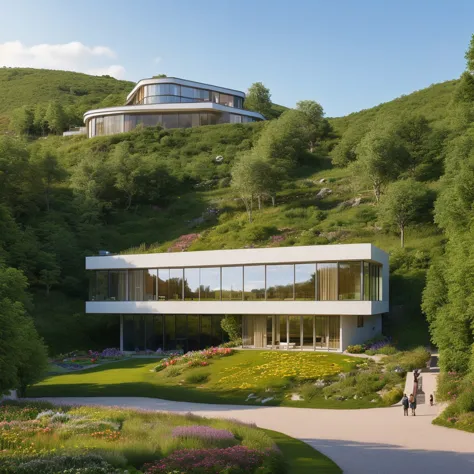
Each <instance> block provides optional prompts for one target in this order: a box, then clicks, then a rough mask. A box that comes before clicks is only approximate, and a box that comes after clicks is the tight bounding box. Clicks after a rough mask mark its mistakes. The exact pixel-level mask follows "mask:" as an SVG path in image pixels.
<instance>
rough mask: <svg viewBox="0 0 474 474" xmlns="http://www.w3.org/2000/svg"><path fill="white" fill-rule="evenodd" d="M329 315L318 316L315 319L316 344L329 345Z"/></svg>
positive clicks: (317, 345)
mask: <svg viewBox="0 0 474 474" xmlns="http://www.w3.org/2000/svg"><path fill="white" fill-rule="evenodd" d="M328 324H329V321H328V316H316V317H315V320H314V325H315V345H316V347H319V348H322V347H327V345H328V340H327V336H328V331H329V328H328Z"/></svg>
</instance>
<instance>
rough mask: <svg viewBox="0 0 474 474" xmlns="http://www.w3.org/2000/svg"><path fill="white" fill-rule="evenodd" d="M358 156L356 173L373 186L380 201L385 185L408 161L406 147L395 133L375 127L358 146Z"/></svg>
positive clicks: (377, 200)
mask: <svg viewBox="0 0 474 474" xmlns="http://www.w3.org/2000/svg"><path fill="white" fill-rule="evenodd" d="M357 156H358V158H357V161H356V162H355V163H354V165H353V168H354V172H355V175H356V176H358V177H359V179H361V180H362V182H363V183H366V184H368V185H370V186H371V188H372V190H373V192H374V196H375V201H376V202H377V203H378V202H379V201H380V196H381V194H382V192H383V190H384V188H385V186H386V185H387V184H388V183H389V182H390V181H392V180H393V179H395V178H396V177H397V176H398V175H399V174H400V171H401V169H402V168H403V165H404V164H405V163H406V161H407V152H406V149H405V148H404V147H403V145H402V144H401V143H400V141H399V140H398V139H397V138H396V137H395V136H394V135H393V134H391V133H389V132H386V131H382V132H381V131H379V130H376V129H374V130H371V131H370V132H368V133H367V134H366V135H365V136H364V138H363V139H362V140H361V142H360V143H359V145H358V146H357Z"/></svg>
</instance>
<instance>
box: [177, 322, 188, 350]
mask: <svg viewBox="0 0 474 474" xmlns="http://www.w3.org/2000/svg"><path fill="white" fill-rule="evenodd" d="M187 319H188V317H187V316H186V315H185V314H177V315H176V349H182V350H183V351H184V352H187V351H188V341H187V334H188V321H187Z"/></svg>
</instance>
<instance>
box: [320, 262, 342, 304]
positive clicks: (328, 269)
mask: <svg viewBox="0 0 474 474" xmlns="http://www.w3.org/2000/svg"><path fill="white" fill-rule="evenodd" d="M317 270H318V277H317V278H318V300H320V301H336V300H337V291H338V290H337V263H318V264H317Z"/></svg>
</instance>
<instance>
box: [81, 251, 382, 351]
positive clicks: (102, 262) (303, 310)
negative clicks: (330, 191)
mask: <svg viewBox="0 0 474 474" xmlns="http://www.w3.org/2000/svg"><path fill="white" fill-rule="evenodd" d="M348 262H352V268H355V269H356V270H357V268H359V267H358V265H359V264H360V280H359V281H358V283H357V281H356V280H357V278H358V276H357V273H354V272H353V273H352V278H353V279H354V281H355V284H356V285H357V284H358V285H359V286H358V287H357V288H358V289H357V290H356V293H355V294H353V293H351V296H350V298H352V299H350V300H347V299H346V300H345V299H344V298H345V295H341V293H340V291H341V290H340V288H339V287H342V286H343V285H346V286H347V284H348V283H347V281H348V280H347V275H346V274H341V273H340V272H341V270H340V269H341V266H342V267H344V265H347V264H348ZM305 265H308V266H311V265H314V268H315V269H316V268H317V269H318V270H315V273H314V281H315V283H311V285H315V289H314V292H315V293H314V295H315V296H314V297H313V299H311V300H308V299H309V298H306V300H300V299H299V298H298V295H297V292H296V289H295V288H296V277H295V279H294V280H293V293H291V291H290V293H291V295H292V297H290V298H288V297H285V298H284V299H283V298H282V299H281V300H278V299H277V298H278V296H276V297H275V295H273V294H272V296H271V298H270V297H269V295H270V293H269V291H270V290H269V289H268V285H269V282H268V281H267V278H268V275H269V273H268V272H269V269H270V268H271V269H272V270H273V271H277V272H278V269H279V268H282V269H283V268H284V269H285V271H288V269H290V273H289V275H290V276H291V271H293V272H294V275H296V269H297V268H298V266H305ZM369 265H371V266H372V265H373V267H374V268H375V267H377V277H376V278H377V280H376V283H375V284H376V285H377V292H376V296H374V297H371V296H370V295H369V293H368V291H366V290H364V286H365V285H367V286H368V285H369V283H368V282H369V276H368V275H367V274H366V269H368V268H369ZM320 266H321V267H325V266H326V267H327V266H331V267H332V269H333V270H334V272H335V273H334V275H337V276H336V277H335V278H336V279H337V282H336V283H335V284H336V285H337V286H338V288H339V290H338V291H339V293H338V294H336V293H334V292H333V291H332V290H330V291H329V293H331V294H332V295H333V296H331V298H332V300H328V296H327V295H325V294H318V288H319V287H318V285H320V284H319V283H318V281H317V280H318V278H320V277H319V267H320ZM229 267H230V268H242V275H244V274H246V271H247V270H246V269H247V268H251V269H252V268H256V267H260V268H265V288H266V289H265V290H264V296H263V297H262V296H261V297H260V298H262V299H258V300H256V299H247V298H246V297H245V296H244V294H245V287H244V283H243V281H242V297H241V298H240V299H238V300H236V299H235V298H234V299H232V300H229V299H227V300H226V299H225V298H224V285H223V275H224V272H225V269H227V268H229ZM291 268H292V269H293V270H291ZM86 269H87V270H93V271H97V272H101V271H103V270H109V271H110V272H109V273H113V274H114V275H117V274H120V275H121V276H120V278H122V280H123V281H122V280H121V281H122V290H121V291H122V296H121V297H120V298H119V299H121V300H120V301H117V297H116V296H114V297H113V298H110V299H107V298H106V297H99V298H96V297H94V299H95V300H91V301H87V303H86V312H87V313H99V314H120V315H143V317H145V318H146V317H147V316H146V315H163V318H164V316H165V315H188V316H186V318H190V317H191V316H190V315H225V314H235V315H242V318H244V319H245V318H247V317H248V318H254V319H252V321H254V322H252V323H251V324H252V326H251V329H250V331H255V339H254V338H253V336H252V337H251V338H250V339H249V340H251V341H254V340H255V341H256V340H257V339H258V341H262V340H263V339H265V338H266V339H265V341H266V342H259V343H258V344H259V345H258V346H257V347H275V345H278V346H280V348H281V347H287V348H291V347H299V346H300V347H301V348H302V349H303V348H305V347H304V346H305V345H308V347H310V346H311V337H313V341H314V344H313V346H314V348H319V347H320V346H319V345H318V346H317V344H316V343H317V342H318V341H319V340H320V339H321V340H322V341H326V340H327V341H329V337H326V335H323V336H322V337H321V338H320V337H319V336H318V335H317V334H316V327H317V326H318V324H319V325H321V324H326V325H327V324H329V320H328V319H327V318H331V320H333V318H337V326H334V324H333V323H331V325H332V327H333V329H332V331H333V332H334V331H338V332H339V335H338V337H337V338H336V337H335V336H334V335H333V336H332V339H333V345H332V346H331V348H333V349H334V348H336V349H339V350H344V349H345V348H346V347H347V346H348V345H351V344H358V343H362V342H364V341H365V340H367V339H370V338H372V337H374V336H376V335H378V334H380V332H381V315H382V314H383V313H387V312H388V310H389V264H388V254H386V253H385V252H383V251H382V250H380V249H378V248H377V247H375V246H373V245H371V244H348V245H324V246H304V247H285V248H283V247H277V248H264V249H239V250H215V251H199V252H180V253H158V254H139V255H113V256H100V257H87V258H86ZM140 269H143V270H144V271H150V269H166V271H173V270H175V271H177V272H178V273H179V272H181V275H184V280H183V281H184V285H183V283H181V285H183V286H182V287H181V290H180V291H182V294H181V295H178V298H175V299H169V300H168V299H160V298H159V297H158V296H157V295H158V285H159V283H158V282H159V275H160V273H156V275H158V276H157V277H156V281H157V283H156V288H155V290H153V291H155V293H153V291H152V294H151V296H150V295H148V296H147V298H142V297H141V296H139V297H138V298H137V297H136V296H131V295H132V294H135V293H132V292H131V289H130V288H129V285H131V283H130V281H135V280H130V278H131V277H130V276H129V275H130V272H133V271H135V270H140ZM186 269H200V270H199V272H201V270H203V271H204V270H205V269H217V270H219V269H220V270H219V272H220V273H219V272H218V274H219V275H220V290H215V288H214V289H213V291H212V294H213V298H214V299H213V300H209V299H206V298H202V294H201V298H199V297H197V298H196V300H194V301H187V300H186V299H187V298H186V297H185V288H186ZM323 270H324V268H323ZM151 271H154V272H157V271H159V270H151ZM102 273H103V272H102ZM321 275H322V274H321ZM354 275H355V276H354ZM321 278H322V277H321ZM332 278H334V277H332ZM344 278H345V279H346V280H344V282H343V279H344ZM341 279H342V280H341ZM242 280H243V276H242ZM340 280H341V282H340V283H338V282H339V281H340ZM109 281H110V280H109ZM204 283H205V282H203V281H201V286H202V285H203V284H204ZM153 284H155V283H153ZM321 284H322V283H321ZM349 284H351V282H349ZM134 285H136V283H134ZM143 285H144V284H143ZM370 285H373V283H370ZM217 286H219V284H217ZM287 286H289V287H290V290H291V283H290V285H287ZM367 290H368V288H367ZM148 291H150V290H148ZM201 291H203V290H201ZM219 291H220V293H219ZM319 291H321V290H319ZM324 291H326V290H324ZM357 292H359V293H357ZM329 293H328V294H329ZM239 294H240V293H239ZM114 295H115V293H114ZM153 295H154V296H153ZM215 295H218V296H217V297H215ZM219 295H220V296H219ZM286 296H287V295H286ZM246 315H249V316H246ZM291 315H295V316H294V317H292V316H291ZM313 316H314V318H318V317H319V318H323V319H322V320H321V321H323V320H324V321H323V322H321V321H319V322H318V321H317V320H316V319H314V318H313V322H312V323H311V319H308V318H311V317H313ZM176 317H178V316H176ZM163 318H162V319H163ZM255 318H257V319H255ZM262 318H265V320H266V321H267V322H265V323H264V322H263V319H262ZM285 318H286V319H285ZM295 318H296V319H295ZM298 318H301V319H300V324H301V333H300V337H301V344H299V343H298V329H297V327H296V326H295V325H297V324H299V323H298ZM121 319H123V318H121ZM163 321H164V319H163ZM249 321H250V319H249ZM333 321H336V320H333ZM164 324H165V323H164V322H163V325H164ZM186 324H187V323H186ZM199 324H201V323H199ZM311 324H312V327H313V332H314V335H313V336H311V334H309V333H310V331H311V329H308V328H309V327H310V326H309V325H311ZM264 325H268V327H269V328H270V325H272V327H273V329H268V335H264V332H265V333H266V331H267V329H264ZM284 325H286V326H284ZM292 325H293V326H292ZM304 325H306V326H305V329H303V326H304ZM277 326H278V327H277ZM163 327H164V326H163ZM298 327H299V326H298ZM318 327H319V326H318ZM254 328H255V329H254ZM285 328H286V329H285ZM292 328H293V329H292ZM295 328H296V329H295ZM334 328H336V329H334ZM292 330H293V332H294V333H295V334H296V335H293V336H291V334H290V332H291V331H292ZM163 331H165V329H163ZM272 331H273V336H272V335H271V333H272ZM304 331H306V332H305V333H304ZM328 331H329V329H328ZM257 333H258V337H257ZM285 333H287V336H285ZM121 334H122V336H121V339H122V343H121V344H122V345H123V324H122V326H121ZM285 337H286V338H287V340H286V343H285V342H284V340H285ZM291 337H293V339H292V340H293V342H291V343H290V339H291ZM164 340H165V338H164V336H163V341H164ZM295 340H296V342H294V341H295ZM303 341H305V342H304V343H303ZM308 341H309V342H308ZM334 341H336V342H334ZM324 343H325V342H324ZM324 343H322V345H324ZM163 344H165V342H163ZM253 344H254V342H252V344H250V345H253ZM255 344H256V343H255ZM285 344H286V346H285ZM327 347H328V348H329V342H327Z"/></svg>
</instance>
